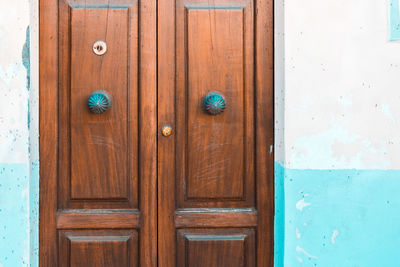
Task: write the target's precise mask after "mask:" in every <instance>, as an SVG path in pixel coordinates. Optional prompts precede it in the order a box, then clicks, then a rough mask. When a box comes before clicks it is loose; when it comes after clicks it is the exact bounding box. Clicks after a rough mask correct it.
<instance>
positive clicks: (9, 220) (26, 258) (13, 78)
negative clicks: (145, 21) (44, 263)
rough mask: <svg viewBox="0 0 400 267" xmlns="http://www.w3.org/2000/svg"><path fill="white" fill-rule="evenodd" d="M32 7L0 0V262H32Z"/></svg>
mask: <svg viewBox="0 0 400 267" xmlns="http://www.w3.org/2000/svg"><path fill="white" fill-rule="evenodd" d="M36 12H37V8H36V5H35V4H34V3H30V2H29V1H28V0H13V1H0V267H2V266H4V267H9V266H10V267H14V266H36V265H37V249H38V246H37V245H38V242H37V240H38V235H37V234H38V205H37V203H38V176H39V175H38V167H39V165H38V150H37V139H38V138H37V117H38V112H37V75H36V74H37V62H32V61H31V60H30V59H31V56H33V57H35V56H36V58H37V31H36V30H35V29H37V22H36V20H37V16H36ZM29 25H30V27H29ZM32 29H33V30H32ZM31 43H32V44H31ZM32 68H33V71H32Z"/></svg>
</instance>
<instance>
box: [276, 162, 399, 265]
mask: <svg viewBox="0 0 400 267" xmlns="http://www.w3.org/2000/svg"><path fill="white" fill-rule="evenodd" d="M282 169H283V168H282V167H281V166H277V167H276V171H277V172H279V173H280V174H276V176H275V177H276V179H277V181H276V185H275V186H276V194H277V196H276V200H277V202H279V203H277V204H276V207H277V208H276V227H277V228H275V229H276V232H275V241H276V243H277V244H276V248H275V249H276V250H278V251H275V253H276V259H275V261H276V264H275V266H279V267H281V266H285V267H286V266H288V267H291V266H323V267H335V266H338V267H346V266H360V267H361V266H362V267H376V266H385V267H395V266H400V258H399V253H398V248H399V247H400V227H399V225H400V194H399V190H400V170H294V169H284V170H282ZM282 174H283V175H282ZM282 176H283V178H282ZM282 180H284V190H282V188H280V187H281V186H282V185H281V183H282ZM282 194H284V200H283V197H282ZM303 198H304V201H305V202H306V203H310V205H308V206H304V205H303V208H302V210H300V209H301V206H300V205H298V206H297V207H296V204H297V203H298V201H299V200H302V199H303ZM282 205H284V215H283V216H284V222H283V221H282V219H281V218H280V217H281V216H282V214H281V212H280V209H282ZM282 224H284V231H283V232H284V238H282V236H281V235H282V229H281V228H282ZM296 228H297V229H298V233H299V234H300V237H299V236H298V235H296ZM335 230H337V231H338V233H339V234H338V236H337V237H336V238H335V240H334V241H335V242H334V243H332V240H331V239H332V234H333V232H334V231H335ZM282 246H284V263H283V264H282V262H281V257H282V253H283V251H282ZM303 250H304V251H306V252H307V253H308V254H309V255H311V256H315V258H314V257H310V256H307V255H306V254H305V253H304V252H303ZM277 255H278V256H279V257H278V256H277ZM299 259H300V260H301V261H302V263H301V262H300V261H299ZM278 263H279V265H278Z"/></svg>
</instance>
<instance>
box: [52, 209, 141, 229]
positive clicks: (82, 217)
mask: <svg viewBox="0 0 400 267" xmlns="http://www.w3.org/2000/svg"><path fill="white" fill-rule="evenodd" d="M140 226H141V225H140V212H139V211H138V210H115V209H111V210H99V209H96V210H87V209H82V210H63V211H59V212H57V228H58V229H85V228H96V229H107V228H114V229H115V228H140Z"/></svg>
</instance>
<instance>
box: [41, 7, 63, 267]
mask: <svg viewBox="0 0 400 267" xmlns="http://www.w3.org/2000/svg"><path fill="white" fill-rule="evenodd" d="M39 8H40V12H39V24H40V32H39V58H40V60H39V88H40V89H39V118H40V121H39V132H40V135H39V157H40V174H39V175H40V180H39V187H40V194H39V265H40V266H46V267H47V266H57V230H56V211H57V156H58V154H57V152H58V151H57V150H58V148H57V129H58V118H57V108H58V107H57V104H58V100H57V90H55V88H57V86H58V82H59V81H58V55H57V50H58V48H57V45H58V33H57V27H58V24H57V21H58V8H57V1H56V0H40V1H39Z"/></svg>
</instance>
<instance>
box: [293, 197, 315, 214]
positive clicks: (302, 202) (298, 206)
mask: <svg viewBox="0 0 400 267" xmlns="http://www.w3.org/2000/svg"><path fill="white" fill-rule="evenodd" d="M310 205H311V203H307V202H306V201H305V199H304V198H302V199H300V200H299V201H297V203H296V209H298V210H299V211H302V210H303V209H304V208H305V207H307V206H310Z"/></svg>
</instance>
